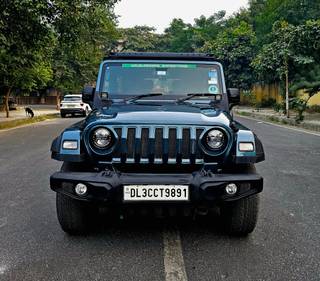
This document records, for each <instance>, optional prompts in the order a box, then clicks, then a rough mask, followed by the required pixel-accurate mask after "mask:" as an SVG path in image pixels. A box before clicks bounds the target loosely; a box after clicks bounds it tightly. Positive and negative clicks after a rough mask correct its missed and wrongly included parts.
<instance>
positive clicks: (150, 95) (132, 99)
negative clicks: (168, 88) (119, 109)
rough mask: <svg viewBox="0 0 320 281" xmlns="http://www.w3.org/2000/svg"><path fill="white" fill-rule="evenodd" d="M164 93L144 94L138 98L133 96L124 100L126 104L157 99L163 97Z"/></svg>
mask: <svg viewBox="0 0 320 281" xmlns="http://www.w3.org/2000/svg"><path fill="white" fill-rule="evenodd" d="M162 95H163V94H162V93H150V94H143V95H138V96H133V97H129V98H126V99H124V101H125V102H134V101H136V100H139V99H142V98H147V97H156V96H162Z"/></svg>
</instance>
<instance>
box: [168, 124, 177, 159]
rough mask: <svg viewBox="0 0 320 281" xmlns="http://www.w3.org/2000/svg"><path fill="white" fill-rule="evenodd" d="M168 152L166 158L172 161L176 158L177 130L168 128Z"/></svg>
mask: <svg viewBox="0 0 320 281" xmlns="http://www.w3.org/2000/svg"><path fill="white" fill-rule="evenodd" d="M168 142H169V150H168V158H169V159H174V158H176V153H177V129H175V128H170V129H169V140H168Z"/></svg>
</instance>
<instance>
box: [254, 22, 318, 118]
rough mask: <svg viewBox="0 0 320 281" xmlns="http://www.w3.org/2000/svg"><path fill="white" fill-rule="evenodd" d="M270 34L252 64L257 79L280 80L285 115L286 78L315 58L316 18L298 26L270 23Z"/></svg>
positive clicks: (316, 51) (288, 80) (316, 48)
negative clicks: (282, 85)
mask: <svg viewBox="0 0 320 281" xmlns="http://www.w3.org/2000/svg"><path fill="white" fill-rule="evenodd" d="M271 38H272V42H271V43H269V44H266V45H264V46H263V48H262V50H261V51H260V53H259V54H258V55H257V57H256V58H255V60H254V61H253V63H252V65H253V67H254V68H255V71H256V73H257V74H258V75H259V78H260V79H261V80H266V81H272V80H280V81H284V84H285V96H286V113H287V117H289V87H290V80H292V79H293V76H294V74H295V73H298V69H299V68H300V69H301V68H302V67H305V66H307V65H310V64H312V63H315V62H316V60H318V56H319V50H320V49H319V47H320V45H319V39H320V21H309V22H307V23H306V24H302V25H298V26H294V25H290V24H288V23H287V22H278V23H276V24H275V25H274V28H273V32H272V34H271ZM290 76H291V78H290Z"/></svg>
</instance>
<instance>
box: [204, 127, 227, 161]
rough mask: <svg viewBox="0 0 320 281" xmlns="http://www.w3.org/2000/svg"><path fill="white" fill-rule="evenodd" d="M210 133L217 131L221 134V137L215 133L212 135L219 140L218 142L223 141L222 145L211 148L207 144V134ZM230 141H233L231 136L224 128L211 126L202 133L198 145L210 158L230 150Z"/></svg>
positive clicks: (208, 136)
mask: <svg viewBox="0 0 320 281" xmlns="http://www.w3.org/2000/svg"><path fill="white" fill-rule="evenodd" d="M212 131H219V133H220V132H221V134H222V135H223V137H222V135H220V134H217V133H216V134H214V137H215V138H218V139H220V141H222V139H223V143H222V144H221V145H217V146H214V147H212V146H210V145H209V144H208V138H210V135H209V134H210V133H211V132H212ZM211 137H212V136H211ZM232 141H233V136H232V134H231V132H229V130H227V129H226V128H224V127H220V126H213V127H211V128H210V129H208V130H207V131H206V132H204V133H203V135H202V136H201V138H200V142H199V145H200V147H201V148H202V150H203V152H204V153H205V154H207V155H210V156H219V155H221V154H223V153H225V152H226V151H227V150H229V149H230V147H231V143H232Z"/></svg>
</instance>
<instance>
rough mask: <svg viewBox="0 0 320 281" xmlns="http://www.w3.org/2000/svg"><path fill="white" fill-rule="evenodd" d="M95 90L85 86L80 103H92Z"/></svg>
mask: <svg viewBox="0 0 320 281" xmlns="http://www.w3.org/2000/svg"><path fill="white" fill-rule="evenodd" d="M95 90H96V89H95V88H94V87H92V86H85V87H84V89H83V91H82V101H83V102H85V103H91V102H93V97H94V92H95Z"/></svg>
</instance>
